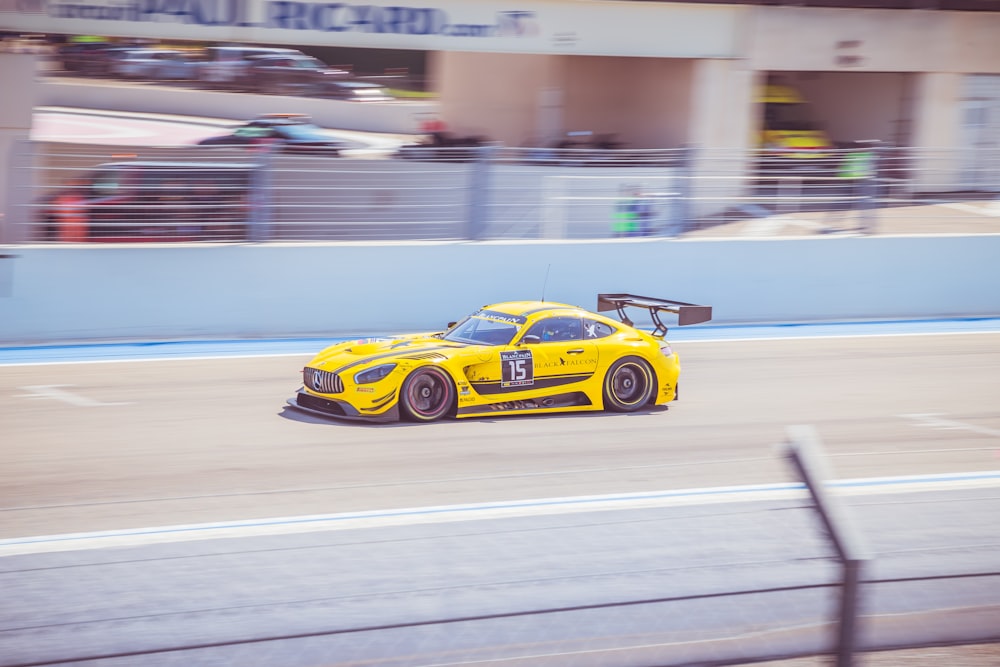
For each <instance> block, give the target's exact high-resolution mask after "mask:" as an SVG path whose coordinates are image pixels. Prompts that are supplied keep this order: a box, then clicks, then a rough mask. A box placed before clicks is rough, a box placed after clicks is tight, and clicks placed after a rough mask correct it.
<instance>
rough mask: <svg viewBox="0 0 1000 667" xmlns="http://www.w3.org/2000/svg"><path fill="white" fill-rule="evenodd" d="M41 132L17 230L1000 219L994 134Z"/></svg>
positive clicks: (284, 235)
mask: <svg viewBox="0 0 1000 667" xmlns="http://www.w3.org/2000/svg"><path fill="white" fill-rule="evenodd" d="M119 149H120V147H109V146H98V145H93V146H86V145H78V144H56V143H32V144H27V145H26V146H25V147H24V150H21V151H20V152H19V153H18V157H17V158H16V159H15V163H16V164H15V170H14V173H15V186H16V187H15V188H14V189H15V190H16V191H17V195H16V201H17V202H20V204H19V205H18V206H16V207H15V211H14V214H13V215H12V216H11V218H12V219H9V220H8V221H7V222H6V224H7V225H8V227H13V229H8V234H7V236H8V237H13V238H14V239H15V240H16V241H18V242H32V243H33V242H41V243H48V242H79V241H118V242H121V241H136V240H159V241H164V240H169V241H247V240H249V241H282V240H305V241H312V240H338V241H340V240H348V241H350V240H421V239H422V240H432V239H475V240H486V239H602V238H611V237H642V236H661V237H679V236H684V237H695V238H698V237H761V236H789V235H791V236H801V235H815V234H840V233H863V234H919V233H996V232H1000V149H996V150H992V151H990V150H980V151H977V152H976V153H975V155H974V156H973V157H974V160H972V159H970V157H969V155H968V154H965V153H963V154H959V153H958V152H944V151H939V152H928V151H916V150H913V149H908V148H892V147H885V146H879V145H861V146H856V147H851V148H844V149H836V150H833V149H831V150H827V151H821V152H820V151H800V152H793V153H778V154H765V153H759V154H749V155H748V154H738V153H734V152H725V151H698V150H693V149H683V148H680V149H664V150H617V149H596V148H595V149H580V148H508V147H501V146H464V147H463V146H450V147H406V148H405V149H401V150H399V151H397V152H395V153H392V154H389V155H384V156H379V157H371V156H366V157H361V156H349V157H333V156H329V155H311V154H308V153H290V152H285V151H283V150H281V149H280V147H275V146H271V147H270V148H266V147H261V146H249V147H246V148H233V147H227V148H214V147H180V148H156V147H139V148H136V147H129V148H128V149H127V150H128V151H129V152H128V154H127V155H125V154H122V153H123V151H121V150H119Z"/></svg>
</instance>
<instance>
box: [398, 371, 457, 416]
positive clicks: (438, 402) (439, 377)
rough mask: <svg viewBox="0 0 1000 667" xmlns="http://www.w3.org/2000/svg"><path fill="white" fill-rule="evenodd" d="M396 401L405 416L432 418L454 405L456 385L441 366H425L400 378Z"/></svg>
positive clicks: (448, 410) (447, 410)
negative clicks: (401, 381)
mask: <svg viewBox="0 0 1000 667" xmlns="http://www.w3.org/2000/svg"><path fill="white" fill-rule="evenodd" d="M399 403H400V406H401V407H402V412H403V416H404V417H406V418H407V419H409V420H412V421H418V422H430V421H434V420H435V419H440V418H441V417H444V416H445V415H446V414H448V413H449V412H450V411H451V409H452V407H453V406H454V405H455V385H454V383H453V382H452V381H451V378H450V377H449V376H448V374H447V373H445V372H444V371H442V370H441V369H440V368H437V367H436V366H424V367H423V368H418V369H417V370H415V371H413V372H412V373H410V374H409V375H407V376H406V379H405V380H403V386H402V388H401V389H400V392H399Z"/></svg>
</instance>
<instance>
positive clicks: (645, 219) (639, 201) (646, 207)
mask: <svg viewBox="0 0 1000 667" xmlns="http://www.w3.org/2000/svg"><path fill="white" fill-rule="evenodd" d="M618 192H619V198H618V202H617V203H616V204H615V211H614V216H613V218H612V222H611V232H612V235H613V236H615V237H616V238H619V237H623V236H649V235H651V234H652V233H653V230H652V219H653V208H652V206H650V203H649V200H648V199H647V198H646V197H643V195H642V190H640V188H639V187H638V186H635V185H622V186H621V187H620V188H619V189H618Z"/></svg>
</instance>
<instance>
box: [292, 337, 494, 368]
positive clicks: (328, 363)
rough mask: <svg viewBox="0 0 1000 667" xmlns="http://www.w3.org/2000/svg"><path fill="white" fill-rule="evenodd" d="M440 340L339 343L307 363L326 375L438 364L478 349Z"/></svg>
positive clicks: (367, 339) (430, 338) (412, 339)
mask: <svg viewBox="0 0 1000 667" xmlns="http://www.w3.org/2000/svg"><path fill="white" fill-rule="evenodd" d="M479 347H480V346H478V345H467V344H464V343H454V342H451V341H446V340H441V339H440V338H438V337H437V336H435V335H434V334H412V335H408V336H396V337H392V338H362V339H359V340H353V341H347V342H344V343H338V344H336V345H331V346H330V347H328V348H326V349H325V350H323V351H322V352H320V353H319V354H317V355H316V356H315V357H313V359H312V361H310V362H309V364H308V365H309V366H312V367H313V368H322V369H323V370H328V371H338V370H345V369H346V368H347V367H351V368H361V367H363V366H365V365H367V364H370V363H376V362H378V363H390V362H392V361H396V360H406V359H408V360H413V361H424V360H430V361H434V360H437V361H440V360H444V359H447V358H449V357H451V356H453V355H455V354H460V353H468V352H470V351H473V350H474V349H477V348H479Z"/></svg>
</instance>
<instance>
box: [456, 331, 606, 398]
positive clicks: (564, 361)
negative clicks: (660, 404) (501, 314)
mask: <svg viewBox="0 0 1000 667" xmlns="http://www.w3.org/2000/svg"><path fill="white" fill-rule="evenodd" d="M494 349H495V350H496V351H495V352H494V350H493V349H491V350H489V352H490V354H489V355H488V357H487V358H483V359H482V360H481V363H479V364H476V365H475V366H473V367H470V369H469V372H470V374H469V380H470V382H471V385H472V388H473V389H475V390H476V392H478V393H479V394H481V395H497V396H498V397H500V396H502V397H503V399H504V400H515V399H519V398H524V397H529V396H530V397H538V396H554V395H557V394H563V393H567V392H570V391H578V390H579V385H580V384H581V383H583V382H586V381H587V380H590V379H591V378H592V377H593V376H594V373H595V372H596V370H597V360H598V346H597V344H596V343H595V342H594V341H593V340H585V339H584V336H583V322H582V320H581V319H580V318H579V317H565V316H561V317H550V318H545V319H543V320H540V321H538V322H536V323H535V324H534V325H532V326H531V327H530V328H529V329H528V330H527V331H526V332H525V333H524V335H523V336H521V337H519V338H517V339H515V340H514V341H512V342H511V344H509V345H504V346H502V347H500V348H499V349H496V348H494Z"/></svg>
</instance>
